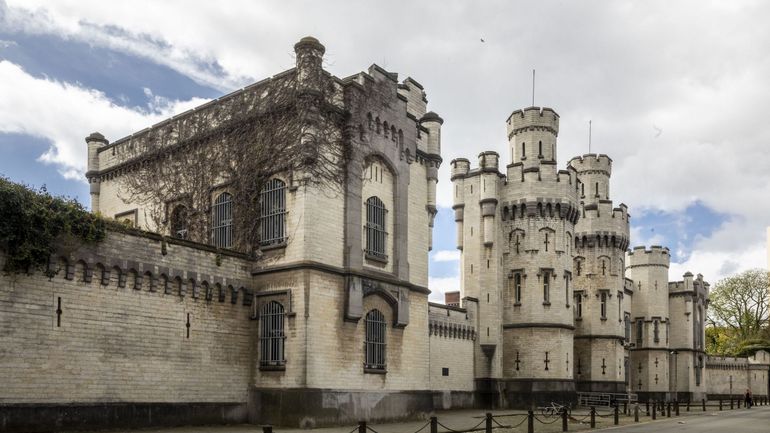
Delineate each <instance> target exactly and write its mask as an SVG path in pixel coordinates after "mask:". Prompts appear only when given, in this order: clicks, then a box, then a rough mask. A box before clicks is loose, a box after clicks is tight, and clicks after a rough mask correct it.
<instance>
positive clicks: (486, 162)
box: [479, 150, 500, 172]
mask: <svg viewBox="0 0 770 433" xmlns="http://www.w3.org/2000/svg"><path fill="white" fill-rule="evenodd" d="M499 163H500V154H498V153H497V152H494V151H491V150H488V151H486V152H481V153H479V168H480V169H481V170H482V171H491V170H494V171H495V172H497V171H499V167H500V164H499Z"/></svg>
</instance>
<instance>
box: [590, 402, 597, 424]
mask: <svg viewBox="0 0 770 433" xmlns="http://www.w3.org/2000/svg"><path fill="white" fill-rule="evenodd" d="M591 428H596V408H595V407H593V406H591Z"/></svg>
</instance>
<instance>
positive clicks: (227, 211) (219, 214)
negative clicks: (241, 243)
mask: <svg viewBox="0 0 770 433" xmlns="http://www.w3.org/2000/svg"><path fill="white" fill-rule="evenodd" d="M211 240H212V242H213V243H214V246H216V247H219V248H231V247H232V246H233V196H232V195H231V194H230V193H226V192H223V193H222V194H219V195H218V196H217V198H216V199H215V200H214V206H213V207H212V209H211Z"/></svg>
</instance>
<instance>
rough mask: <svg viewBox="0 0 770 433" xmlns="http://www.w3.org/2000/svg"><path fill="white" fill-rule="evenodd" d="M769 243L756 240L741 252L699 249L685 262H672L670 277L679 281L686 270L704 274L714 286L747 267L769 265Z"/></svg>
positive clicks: (764, 266) (763, 267)
mask: <svg viewBox="0 0 770 433" xmlns="http://www.w3.org/2000/svg"><path fill="white" fill-rule="evenodd" d="M766 254H767V244H766V243H765V242H764V239H762V240H761V241H759V242H757V241H756V240H754V241H753V242H751V243H748V244H747V245H745V248H744V249H743V251H740V252H729V253H726V252H723V251H718V250H708V249H697V250H696V251H694V252H693V254H692V255H691V256H690V257H689V258H688V260H687V261H685V262H683V263H671V266H670V267H669V272H668V275H669V279H670V280H672V281H678V280H681V279H682V275H684V273H685V272H688V271H689V272H692V273H693V274H699V273H700V274H703V277H704V279H705V280H706V281H708V282H709V283H711V286H712V287H713V286H714V284H715V283H717V282H718V281H719V280H721V279H723V278H725V277H728V276H730V275H733V274H735V273H738V272H742V271H745V270H747V269H753V268H762V269H765V268H766V267H767V255H766Z"/></svg>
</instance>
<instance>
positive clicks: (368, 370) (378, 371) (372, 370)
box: [364, 367, 388, 374]
mask: <svg viewBox="0 0 770 433" xmlns="http://www.w3.org/2000/svg"><path fill="white" fill-rule="evenodd" d="M364 373H367V374H387V373H388V370H386V369H384V368H367V367H364Z"/></svg>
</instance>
